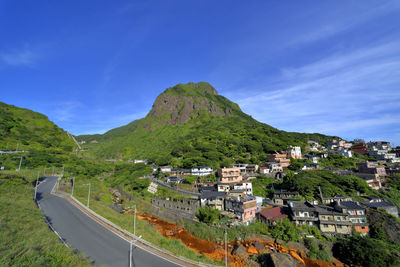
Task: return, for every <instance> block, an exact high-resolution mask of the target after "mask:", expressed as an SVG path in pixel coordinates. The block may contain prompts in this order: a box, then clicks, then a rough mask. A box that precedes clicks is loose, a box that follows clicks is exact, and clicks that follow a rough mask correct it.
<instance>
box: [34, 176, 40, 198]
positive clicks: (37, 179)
mask: <svg viewBox="0 0 400 267" xmlns="http://www.w3.org/2000/svg"><path fill="white" fill-rule="evenodd" d="M39 176H40V171H38V172H37V178H36V186H35V198H34V200H35V201H36V194H37V186H38V181H39Z"/></svg>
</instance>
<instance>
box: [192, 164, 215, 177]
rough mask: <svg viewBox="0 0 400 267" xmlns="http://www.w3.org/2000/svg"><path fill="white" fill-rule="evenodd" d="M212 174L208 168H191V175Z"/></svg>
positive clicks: (211, 170) (211, 169)
mask: <svg viewBox="0 0 400 267" xmlns="http://www.w3.org/2000/svg"><path fill="white" fill-rule="evenodd" d="M212 173H213V168H211V167H209V166H197V167H193V168H192V175H196V176H207V175H210V174H212Z"/></svg>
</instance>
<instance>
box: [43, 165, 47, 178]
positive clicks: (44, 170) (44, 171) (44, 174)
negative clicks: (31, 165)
mask: <svg viewBox="0 0 400 267" xmlns="http://www.w3.org/2000/svg"><path fill="white" fill-rule="evenodd" d="M43 176H46V167H44V169H43Z"/></svg>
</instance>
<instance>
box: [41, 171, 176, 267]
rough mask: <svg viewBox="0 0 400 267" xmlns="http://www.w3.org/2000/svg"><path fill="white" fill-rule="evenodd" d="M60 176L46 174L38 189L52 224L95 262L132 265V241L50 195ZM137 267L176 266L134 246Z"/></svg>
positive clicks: (123, 265) (66, 239)
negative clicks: (130, 262)
mask: <svg viewBox="0 0 400 267" xmlns="http://www.w3.org/2000/svg"><path fill="white" fill-rule="evenodd" d="M56 181H57V177H54V176H53V177H46V179H45V180H44V181H43V182H42V183H40V184H39V186H38V188H37V201H38V203H39V205H40V208H41V209H42V211H43V213H44V214H45V216H46V217H47V219H48V221H49V223H50V224H51V226H52V227H53V228H54V229H55V231H56V232H57V233H58V234H59V235H60V236H61V237H62V238H63V239H64V241H65V242H66V243H67V244H68V245H70V246H71V247H72V248H75V249H76V250H77V251H79V252H80V253H82V254H84V255H85V256H87V257H89V258H91V259H92V260H93V264H95V265H107V266H116V267H120V266H121V267H127V266H129V242H127V241H126V240H124V239H122V238H121V237H119V236H117V235H116V234H114V233H112V232H110V231H109V230H107V229H106V228H104V227H103V226H102V225H100V224H99V223H97V222H95V221H94V220H92V219H91V218H89V217H88V216H87V215H85V214H84V213H83V212H81V211H80V210H79V209H78V208H76V207H75V206H74V205H72V204H71V203H70V202H68V201H67V200H65V199H63V198H60V197H57V196H54V195H52V194H50V192H51V190H52V188H53V187H54V185H55V184H56ZM132 255H133V257H132V258H133V264H132V266H135V267H142V266H143V267H147V266H149V267H155V266H166V267H172V266H174V267H176V266H179V265H176V264H174V263H172V262H169V261H167V260H165V259H163V258H160V257H159V256H156V255H154V254H151V253H149V252H147V251H145V250H143V249H141V248H139V247H134V249H133V253H132Z"/></svg>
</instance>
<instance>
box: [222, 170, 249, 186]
mask: <svg viewBox="0 0 400 267" xmlns="http://www.w3.org/2000/svg"><path fill="white" fill-rule="evenodd" d="M218 176H219V177H220V178H219V181H220V183H238V182H241V181H242V179H243V177H242V175H241V172H240V169H239V168H222V169H218Z"/></svg>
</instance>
